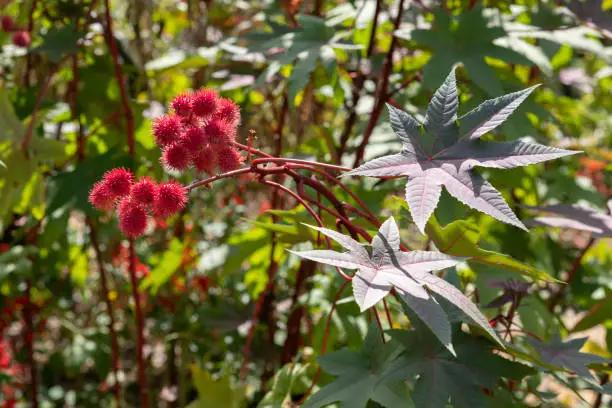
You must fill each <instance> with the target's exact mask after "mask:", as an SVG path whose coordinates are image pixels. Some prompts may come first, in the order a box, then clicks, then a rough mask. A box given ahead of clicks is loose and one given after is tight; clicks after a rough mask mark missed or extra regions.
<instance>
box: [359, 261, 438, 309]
mask: <svg viewBox="0 0 612 408" xmlns="http://www.w3.org/2000/svg"><path fill="white" fill-rule="evenodd" d="M393 286H395V287H397V288H399V289H401V290H403V291H405V292H407V293H410V294H411V295H412V296H414V297H417V298H421V299H429V294H428V293H427V291H426V290H425V289H424V288H423V285H421V284H420V283H417V281H416V280H414V279H412V278H410V277H406V276H402V274H401V273H398V271H397V270H392V269H387V270H379V269H360V270H359V272H358V273H357V274H356V275H355V277H354V278H353V295H354V296H355V302H357V304H358V305H359V309H360V310H361V311H362V312H363V311H365V310H367V309H369V308H370V307H372V306H374V305H375V304H376V303H378V302H379V301H380V300H382V298H383V297H385V296H386V295H387V293H389V291H390V290H391V288H392V287H393Z"/></svg>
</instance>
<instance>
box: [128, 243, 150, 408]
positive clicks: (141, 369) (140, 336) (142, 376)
mask: <svg viewBox="0 0 612 408" xmlns="http://www.w3.org/2000/svg"><path fill="white" fill-rule="evenodd" d="M129 251H130V280H131V283H132V296H133V297H134V311H135V313H136V328H137V350H136V358H137V360H138V387H139V388H140V390H139V391H140V406H141V407H143V408H149V394H148V392H147V391H148V388H147V376H146V373H145V361H144V345H145V338H144V317H143V314H142V308H141V305H140V294H139V293H138V278H137V277H136V252H135V250H134V240H133V239H130V248H129Z"/></svg>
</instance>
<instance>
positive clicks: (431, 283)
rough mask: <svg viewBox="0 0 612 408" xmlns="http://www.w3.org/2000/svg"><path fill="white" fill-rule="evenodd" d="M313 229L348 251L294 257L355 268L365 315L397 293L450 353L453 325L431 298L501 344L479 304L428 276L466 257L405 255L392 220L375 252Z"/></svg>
mask: <svg viewBox="0 0 612 408" xmlns="http://www.w3.org/2000/svg"><path fill="white" fill-rule="evenodd" d="M312 228H314V229H316V230H317V231H320V232H321V233H323V234H324V235H326V236H328V237H329V238H331V239H333V240H335V241H336V242H338V243H339V244H340V245H341V246H342V247H343V248H344V249H346V252H337V251H333V250H312V251H300V252H292V253H294V254H296V255H298V256H300V257H302V258H306V259H310V260H312V261H315V262H320V263H324V264H328V265H333V266H337V267H340V268H347V269H357V273H356V274H355V276H353V280H352V284H353V295H354V297H355V301H356V302H357V304H358V305H359V308H360V309H361V311H364V310H366V309H368V308H370V307H372V306H373V305H375V304H376V303H377V302H379V301H380V300H382V298H384V297H385V296H386V295H387V294H388V293H389V292H390V291H391V289H393V288H394V289H395V290H396V291H397V293H398V294H399V295H400V296H401V297H402V298H403V299H404V301H405V302H406V303H407V304H408V306H409V307H410V308H411V309H412V310H414V312H415V313H417V314H418V315H419V316H420V317H421V318H422V319H423V320H424V321H425V323H426V324H427V325H428V326H429V328H430V329H431V330H432V331H433V332H434V333H435V335H436V336H437V337H438V339H439V340H440V342H442V344H444V345H445V346H446V347H447V348H448V349H449V350H451V352H452V345H451V330H450V323H449V322H448V318H447V316H446V313H445V312H444V310H443V309H442V308H441V306H440V305H439V304H438V302H437V301H436V299H435V297H434V296H432V293H433V294H435V295H437V296H440V297H442V298H444V299H446V300H448V301H449V302H451V303H452V304H454V305H455V306H457V307H458V308H459V309H461V310H462V311H463V312H464V313H465V314H466V316H468V317H469V318H470V319H471V321H472V322H473V323H475V324H477V325H478V326H480V327H481V328H483V329H484V330H485V331H486V332H487V333H489V334H490V335H491V337H493V338H494V339H495V340H496V341H498V342H499V343H500V344H501V342H500V341H499V339H498V338H497V336H496V334H495V332H494V331H493V330H492V329H491V327H490V326H489V322H488V320H487V318H486V317H485V316H483V314H482V313H481V312H480V311H479V310H478V308H477V307H476V305H474V303H472V302H471V301H470V300H469V299H468V298H467V297H466V296H465V295H464V294H463V293H461V291H460V290H459V289H457V288H456V287H454V286H453V285H451V284H450V283H448V282H446V281H445V280H444V279H441V278H439V277H437V276H435V275H433V274H431V273H430V272H431V271H434V270H440V269H444V268H448V267H451V266H455V265H457V264H458V263H459V262H461V261H463V260H465V258H456V257H453V256H450V255H446V254H442V253H440V252H430V251H411V252H402V251H401V250H400V237H399V230H398V228H397V224H396V223H395V220H394V219H393V217H391V218H389V219H388V220H387V221H385V222H384V223H383V224H382V225H381V227H380V229H379V231H378V233H377V234H376V236H375V237H374V238H373V239H372V243H371V246H372V248H371V253H370V252H369V251H368V250H367V248H366V246H365V245H364V244H361V243H359V242H357V241H355V240H353V239H352V238H351V237H348V236H346V235H343V234H340V233H339V232H336V231H333V230H329V229H326V228H320V227H312Z"/></svg>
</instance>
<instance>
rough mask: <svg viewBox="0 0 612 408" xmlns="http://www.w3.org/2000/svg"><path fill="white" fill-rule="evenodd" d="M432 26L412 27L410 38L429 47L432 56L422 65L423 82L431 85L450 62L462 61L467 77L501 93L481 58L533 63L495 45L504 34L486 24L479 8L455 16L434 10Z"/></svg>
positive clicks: (440, 80) (479, 84) (487, 89)
mask: <svg viewBox="0 0 612 408" xmlns="http://www.w3.org/2000/svg"><path fill="white" fill-rule="evenodd" d="M434 14H435V20H434V22H433V28H432V29H427V30H424V29H423V30H420V29H419V30H413V31H412V32H411V39H412V40H414V41H416V42H417V43H419V44H422V45H424V46H426V47H429V48H431V49H432V51H433V54H434V56H433V58H432V59H431V60H430V61H429V62H428V63H427V65H426V66H425V67H424V68H423V83H424V85H425V86H426V87H427V88H434V87H435V86H436V85H437V84H438V83H440V82H442V81H443V79H444V75H446V73H447V72H448V71H450V69H451V68H452V66H453V65H455V64H457V63H460V62H461V63H463V64H464V66H465V68H466V69H467V71H468V74H469V76H470V78H472V79H473V80H474V82H475V83H476V84H477V85H478V86H479V87H481V88H482V89H483V90H485V91H486V92H487V93H488V94H490V95H494V96H497V95H499V94H501V93H503V88H502V86H501V82H500V80H499V78H498V77H497V76H496V75H495V73H494V71H493V69H492V68H491V67H489V65H488V64H487V62H486V61H485V57H493V58H497V59H502V60H504V61H506V62H508V63H512V64H521V65H526V66H531V65H533V64H532V62H531V61H529V60H528V59H527V58H525V57H524V56H522V55H521V54H519V53H517V52H515V51H513V50H511V49H508V48H502V47H499V46H497V45H495V43H494V41H495V40H496V39H499V38H501V37H503V36H504V35H505V33H504V30H502V29H501V28H499V27H489V25H488V22H487V20H486V19H485V18H484V16H483V10H482V7H474V8H472V9H471V10H466V11H463V12H462V13H461V14H460V15H459V16H457V17H451V16H449V15H447V14H446V12H445V11H444V10H443V9H442V8H438V9H437V10H435V11H434Z"/></svg>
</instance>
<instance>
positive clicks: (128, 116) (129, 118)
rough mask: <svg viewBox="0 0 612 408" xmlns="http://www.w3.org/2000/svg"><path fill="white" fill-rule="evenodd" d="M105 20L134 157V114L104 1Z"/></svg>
mask: <svg viewBox="0 0 612 408" xmlns="http://www.w3.org/2000/svg"><path fill="white" fill-rule="evenodd" d="M104 6H105V14H104V17H105V19H106V35H107V36H108V47H109V49H110V53H111V57H112V59H113V66H114V68H115V78H116V79H117V83H118V84H119V91H120V94H121V103H122V104H123V110H124V112H123V113H124V115H125V124H126V128H127V129H126V133H127V142H128V152H129V154H130V156H132V157H134V113H133V112H132V108H131V107H130V102H129V100H128V94H127V90H126V89H125V83H124V81H123V74H122V72H121V65H120V64H119V52H118V50H117V42H116V41H115V37H114V35H113V21H112V18H111V14H110V5H109V0H104Z"/></svg>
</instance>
